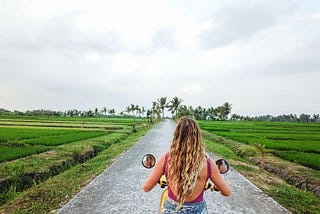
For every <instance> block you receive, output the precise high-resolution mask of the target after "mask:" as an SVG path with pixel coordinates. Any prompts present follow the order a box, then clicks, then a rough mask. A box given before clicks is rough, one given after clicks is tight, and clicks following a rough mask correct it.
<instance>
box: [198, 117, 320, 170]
mask: <svg viewBox="0 0 320 214" xmlns="http://www.w3.org/2000/svg"><path fill="white" fill-rule="evenodd" d="M199 125H200V128H201V129H202V130H206V131H208V132H210V133H213V134H215V135H218V136H222V137H224V138H227V139H232V140H234V141H237V142H240V143H242V144H247V145H248V146H249V147H241V149H239V155H240V156H246V157H247V156H248V155H249V156H250V155H252V154H250V148H251V147H250V145H253V146H255V147H257V146H265V148H266V149H269V150H273V151H279V152H278V153H275V154H277V156H279V157H281V158H282V159H285V160H289V161H292V162H297V163H299V164H302V165H305V166H309V167H312V168H316V169H317V168H318V166H319V165H320V164H319V163H318V162H317V161H315V160H314V159H319V156H318V155H319V154H320V124H302V123H283V122H239V121H235V122H234V121H232V122H230V121H199ZM256 149H258V148H256ZM280 151H281V152H280ZM293 151H295V152H296V153H290V152H293ZM299 152H303V155H302V154H301V153H299ZM298 153H299V154H298ZM286 154H287V155H286ZM300 156H301V157H300ZM302 156H304V157H303V158H302ZM308 156H310V158H307V157H308ZM309 162H310V163H309Z"/></svg>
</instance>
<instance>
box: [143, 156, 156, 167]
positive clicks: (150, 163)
mask: <svg viewBox="0 0 320 214" xmlns="http://www.w3.org/2000/svg"><path fill="white" fill-rule="evenodd" d="M155 164H156V158H155V157H154V156H153V155H152V154H146V155H144V156H143V158H142V165H143V166H144V167H145V168H147V169H151V168H152V167H154V165H155Z"/></svg>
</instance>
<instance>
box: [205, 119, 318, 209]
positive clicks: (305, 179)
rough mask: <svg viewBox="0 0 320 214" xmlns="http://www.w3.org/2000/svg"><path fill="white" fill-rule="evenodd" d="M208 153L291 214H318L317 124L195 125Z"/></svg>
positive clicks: (220, 123) (215, 123)
mask: <svg viewBox="0 0 320 214" xmlns="http://www.w3.org/2000/svg"><path fill="white" fill-rule="evenodd" d="M199 124H200V127H201V129H202V130H203V135H204V139H205V143H206V147H207V149H208V150H210V151H212V152H213V153H216V154H220V155H221V156H222V157H224V158H226V159H227V160H229V162H230V164H231V165H232V167H234V168H235V169H237V170H238V171H239V172H241V173H242V174H243V175H244V176H245V177H247V178H248V179H249V180H251V182H253V183H254V184H255V185H257V186H258V187H259V188H260V189H262V190H263V191H264V192H265V193H267V194H268V195H270V196H271V197H272V198H274V199H275V200H276V201H278V202H279V203H280V204H282V205H283V206H284V207H286V208H287V209H288V210H290V211H291V212H293V213H319V210H320V199H319V186H320V171H319V166H320V164H319V161H320V125H319V124H301V123H272V122H209V121H200V122H199Z"/></svg>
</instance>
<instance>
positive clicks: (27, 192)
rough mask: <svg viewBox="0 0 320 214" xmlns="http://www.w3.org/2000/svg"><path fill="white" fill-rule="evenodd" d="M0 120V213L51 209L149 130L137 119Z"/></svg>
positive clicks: (68, 198) (68, 197)
mask: <svg viewBox="0 0 320 214" xmlns="http://www.w3.org/2000/svg"><path fill="white" fill-rule="evenodd" d="M63 119H64V120H63ZM0 124H1V125H0V152H1V154H6V155H3V156H1V160H0V188H1V194H0V201H1V208H0V213H3V212H4V213H48V212H51V211H52V212H54V211H55V210H56V209H58V208H59V207H61V206H62V205H63V204H64V203H66V202H67V201H68V200H70V199H71V198H72V197H73V196H74V195H75V194H76V193H77V192H78V191H79V190H80V189H81V188H82V187H83V186H85V185H86V184H87V183H88V182H89V181H91V180H92V179H93V178H94V177H95V176H96V175H98V174H100V173H101V172H102V171H103V170H104V169H105V168H106V167H107V166H108V165H110V164H111V163H112V162H113V161H114V160H115V159H116V158H117V157H118V156H119V155H120V154H121V153H123V152H124V151H126V150H127V149H128V148H130V147H131V146H132V145H133V144H134V143H135V142H136V141H137V140H138V139H139V138H140V137H141V136H143V135H144V134H145V133H146V132H147V131H148V130H149V129H150V126H149V125H148V124H147V123H146V121H145V120H142V119H141V120H138V119H135V120H134V119H114V118H108V119H105V118H104V119H103V118H95V119H93V118H87V119H83V118H69V119H68V120H66V118H39V117H38V118H37V117H33V118H28V119H26V118H14V119H12V118H5V119H3V118H2V119H0Z"/></svg>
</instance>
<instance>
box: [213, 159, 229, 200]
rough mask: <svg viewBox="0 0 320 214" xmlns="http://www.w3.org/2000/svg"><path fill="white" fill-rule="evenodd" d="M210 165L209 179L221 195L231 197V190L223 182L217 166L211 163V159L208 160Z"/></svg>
mask: <svg viewBox="0 0 320 214" xmlns="http://www.w3.org/2000/svg"><path fill="white" fill-rule="evenodd" d="M210 164H211V175H210V179H211V180H212V181H213V183H214V184H215V185H216V186H217V187H218V189H219V190H220V192H221V195H224V196H230V195H231V189H230V187H229V185H228V184H227V183H226V182H225V180H224V179H223V177H222V176H221V174H220V171H219V169H218V167H217V165H216V164H215V163H214V162H213V160H212V159H211V158H210Z"/></svg>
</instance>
